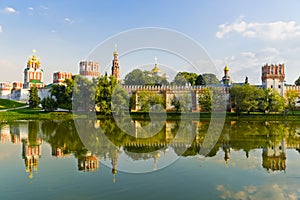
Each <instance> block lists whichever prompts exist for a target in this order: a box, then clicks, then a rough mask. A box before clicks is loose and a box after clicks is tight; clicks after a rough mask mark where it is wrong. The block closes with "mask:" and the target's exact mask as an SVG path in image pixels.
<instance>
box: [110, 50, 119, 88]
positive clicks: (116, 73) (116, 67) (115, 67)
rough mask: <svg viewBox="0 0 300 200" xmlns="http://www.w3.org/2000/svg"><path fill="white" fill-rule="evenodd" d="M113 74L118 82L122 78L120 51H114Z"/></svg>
mask: <svg viewBox="0 0 300 200" xmlns="http://www.w3.org/2000/svg"><path fill="white" fill-rule="evenodd" d="M111 75H113V76H114V77H115V78H116V79H117V82H119V80H120V66H119V60H118V52H117V51H116V50H115V51H114V59H113V61H112V67H111Z"/></svg>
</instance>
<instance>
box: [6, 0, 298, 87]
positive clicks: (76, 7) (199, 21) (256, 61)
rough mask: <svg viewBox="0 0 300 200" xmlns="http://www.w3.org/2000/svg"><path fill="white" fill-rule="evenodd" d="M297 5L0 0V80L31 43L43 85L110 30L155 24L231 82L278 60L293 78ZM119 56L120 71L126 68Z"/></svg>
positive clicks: (252, 77) (20, 63)
mask: <svg viewBox="0 0 300 200" xmlns="http://www.w3.org/2000/svg"><path fill="white" fill-rule="evenodd" d="M299 8H300V2H299V1H296V0H295V1H268V0H267V1H255V0H254V1H246V0H240V1H233V0H232V1H230V0H229V1H221V0H219V1H217V0H212V1H179V0H174V1H171V0H169V1H167V0H160V1H159V0H157V1H156V0H152V1H138V0H128V1H121V0H120V1H117V0H112V1H104V0H85V1H83V0H78V1H70V0H60V1H58V0H52V1H50V0H48V1H44V0H36V1H33V0H26V1H22V0H0V66H1V69H2V71H3V72H2V73H1V74H0V81H11V82H12V81H23V70H24V68H25V65H26V60H27V57H28V56H30V55H31V54H32V53H31V52H32V49H36V50H37V55H38V56H39V57H40V58H41V63H42V66H43V68H44V70H45V78H44V79H45V82H47V83H49V82H51V79H52V73H53V72H54V71H58V70H59V71H70V72H73V73H75V74H76V73H78V63H79V61H80V60H83V59H85V58H86V56H87V55H88V54H89V52H90V51H91V50H92V49H93V48H95V47H96V46H97V45H98V44H99V43H100V42H102V41H104V40H105V39H107V38H108V37H110V36H112V35H116V34H118V33H120V32H122V31H126V30H130V29H134V28H142V27H162V28H168V29H172V30H175V31H179V32H181V33H183V34H186V35H187V36H189V37H191V38H193V39H194V40H195V41H196V42H198V43H199V44H200V45H202V47H203V48H204V49H205V50H206V52H207V53H208V55H209V56H210V57H211V59H212V61H213V62H214V64H215V65H216V67H217V68H219V70H220V71H221V72H222V69H223V68H224V66H225V65H226V64H228V66H229V68H230V75H231V76H232V78H233V81H235V82H240V81H244V79H245V76H248V77H249V81H250V83H253V84H260V83H261V80H260V73H261V72H260V70H261V66H262V65H263V64H265V63H274V64H276V63H285V67H286V81H287V83H293V82H294V81H295V80H296V79H297V78H298V76H299V75H300V72H299V64H300V56H299V55H300V12H299ZM120 48H121V47H120ZM113 49H114V47H112V51H113ZM162 56H163V55H162ZM160 60H163V58H161V57H160V56H159V55H158V62H159V61H160ZM120 61H121V67H123V69H124V70H122V68H121V73H126V72H127V71H128V69H129V68H130V67H132V66H123V65H122V59H120ZM152 61H153V62H154V59H153V60H152ZM152 61H151V60H150V61H149V60H145V63H149V62H152ZM99 62H100V65H101V67H104V66H102V63H101V60H100V61H99ZM124 62H125V60H124ZM170 62H171V61H170ZM125 63H126V65H130V64H129V62H128V61H126V62H125ZM125 63H124V65H125ZM159 63H160V62H159ZM164 64H165V65H169V66H174V70H175V71H181V69H183V68H182V67H180V66H179V65H176V64H174V63H170V64H169V63H167V62H166V61H165V63H164ZM208 68H209V66H208ZM125 69H126V70H125ZM207 72H209V69H208V70H207ZM218 76H219V78H221V77H220V75H218Z"/></svg>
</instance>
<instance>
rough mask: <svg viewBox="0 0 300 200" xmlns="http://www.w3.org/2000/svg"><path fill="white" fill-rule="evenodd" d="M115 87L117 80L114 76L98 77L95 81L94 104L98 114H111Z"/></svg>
mask: <svg viewBox="0 0 300 200" xmlns="http://www.w3.org/2000/svg"><path fill="white" fill-rule="evenodd" d="M116 85H117V80H116V78H115V77H114V76H109V77H108V76H107V74H105V75H104V76H100V77H99V78H98V79H97V87H96V92H95V103H96V105H97V109H98V111H99V112H100V113H102V114H105V115H109V114H111V112H112V103H111V98H112V93H113V90H114V88H115V87H116Z"/></svg>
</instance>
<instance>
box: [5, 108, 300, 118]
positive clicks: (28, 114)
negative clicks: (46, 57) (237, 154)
mask: <svg viewBox="0 0 300 200" xmlns="http://www.w3.org/2000/svg"><path fill="white" fill-rule="evenodd" d="M161 114H163V115H165V114H166V116H164V117H163V118H162V120H164V119H167V120H180V119H183V120H187V119H190V120H193V119H194V120H199V119H200V120H201V119H203V120H210V119H211V113H205V112H191V113H175V112H167V113H161ZM161 114H160V113H152V114H151V116H152V117H155V115H158V116H162V115H161ZM219 114H220V115H219V117H220V118H223V117H224V113H219ZM96 116H97V119H113V118H114V116H113V115H102V114H99V113H97V114H96ZM214 117H215V118H216V119H218V113H215V115H214ZM74 118H87V115H86V114H82V115H80V114H73V113H72V112H65V111H53V112H47V111H42V110H36V109H28V108H27V109H19V110H10V111H5V112H0V120H1V121H5V120H22V119H27V120H30V119H33V120H34V119H41V120H46V119H48V120H62V119H74ZM130 118H131V119H132V120H150V119H151V118H150V115H149V113H147V112H131V113H130ZM225 120H226V121H227V120H230V121H235V120H250V121H253V120H257V121H262V120H266V121H272V120H275V121H297V120H299V121H300V113H298V112H296V113H295V114H292V113H289V114H283V113H267V114H266V113H250V114H247V113H242V114H240V115H239V116H237V115H236V113H230V112H226V116H225Z"/></svg>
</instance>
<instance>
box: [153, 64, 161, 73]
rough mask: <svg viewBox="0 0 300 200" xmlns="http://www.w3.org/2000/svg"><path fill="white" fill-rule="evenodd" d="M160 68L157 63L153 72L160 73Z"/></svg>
mask: <svg viewBox="0 0 300 200" xmlns="http://www.w3.org/2000/svg"><path fill="white" fill-rule="evenodd" d="M160 72H161V71H160V69H159V68H158V67H157V64H155V66H154V68H153V69H152V70H151V74H154V73H160Z"/></svg>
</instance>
